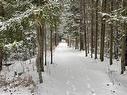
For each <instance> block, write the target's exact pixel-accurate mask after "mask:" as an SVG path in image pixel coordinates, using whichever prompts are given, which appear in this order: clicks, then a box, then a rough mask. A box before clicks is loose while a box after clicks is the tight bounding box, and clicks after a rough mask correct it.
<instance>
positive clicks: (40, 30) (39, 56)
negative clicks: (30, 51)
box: [36, 23, 44, 83]
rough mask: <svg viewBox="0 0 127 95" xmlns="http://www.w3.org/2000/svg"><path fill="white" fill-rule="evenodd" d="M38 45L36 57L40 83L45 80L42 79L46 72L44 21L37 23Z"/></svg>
mask: <svg viewBox="0 0 127 95" xmlns="http://www.w3.org/2000/svg"><path fill="white" fill-rule="evenodd" d="M37 47H38V54H37V59H36V66H37V72H38V75H39V81H40V83H42V82H43V80H42V73H41V72H44V65H43V63H44V23H42V24H39V23H37Z"/></svg>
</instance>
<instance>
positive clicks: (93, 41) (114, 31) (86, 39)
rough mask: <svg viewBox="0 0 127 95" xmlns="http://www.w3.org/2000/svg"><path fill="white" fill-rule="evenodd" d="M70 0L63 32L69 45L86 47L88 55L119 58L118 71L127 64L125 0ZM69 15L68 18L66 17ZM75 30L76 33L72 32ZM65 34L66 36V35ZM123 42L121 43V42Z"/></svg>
mask: <svg viewBox="0 0 127 95" xmlns="http://www.w3.org/2000/svg"><path fill="white" fill-rule="evenodd" d="M79 1H80V2H78V1H77V0H69V1H68V2H69V3H70V6H69V7H67V10H68V11H67V12H68V14H69V15H68V14H67V15H66V20H67V25H66V26H65V28H66V30H67V31H66V32H67V33H66V34H67V35H68V36H69V37H68V43H69V46H71V45H72V46H75V48H76V49H77V48H79V49H80V50H85V55H86V56H87V55H88V53H90V55H91V58H92V57H93V54H94V55H95V56H94V58H95V59H97V58H98V56H99V57H100V60H101V61H104V58H105V56H107V57H109V58H110V65H112V64H113V59H117V60H119V58H121V74H123V73H124V71H125V66H126V64H127V60H126V59H127V52H126V51H127V50H126V49H127V48H126V43H127V42H126V32H127V30H126V27H127V26H126V21H127V19H126V16H127V14H126V12H127V11H126V10H127V7H126V6H127V1H126V0H79ZM68 19H71V20H70V21H68ZM74 34H75V35H74ZM66 38H67V37H66ZM121 42H122V43H121Z"/></svg>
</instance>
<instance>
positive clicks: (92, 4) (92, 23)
mask: <svg viewBox="0 0 127 95" xmlns="http://www.w3.org/2000/svg"><path fill="white" fill-rule="evenodd" d="M93 6H94V1H93V0H92V2H91V10H92V11H91V58H92V57H93V32H94V26H93V25H94V9H93V8H94V7H93Z"/></svg>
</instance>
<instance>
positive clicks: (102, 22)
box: [100, 0, 107, 61]
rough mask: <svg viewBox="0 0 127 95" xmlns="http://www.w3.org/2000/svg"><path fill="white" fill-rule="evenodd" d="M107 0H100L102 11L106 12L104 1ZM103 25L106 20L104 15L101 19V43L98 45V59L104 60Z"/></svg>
mask: <svg viewBox="0 0 127 95" xmlns="http://www.w3.org/2000/svg"><path fill="white" fill-rule="evenodd" d="M106 1H107V0H103V1H102V12H104V13H106V3H107V2H106ZM105 26H106V21H105V20H104V17H102V19H101V45H100V60H101V61H104V47H105Z"/></svg>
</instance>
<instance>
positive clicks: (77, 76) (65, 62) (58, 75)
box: [0, 42, 127, 95]
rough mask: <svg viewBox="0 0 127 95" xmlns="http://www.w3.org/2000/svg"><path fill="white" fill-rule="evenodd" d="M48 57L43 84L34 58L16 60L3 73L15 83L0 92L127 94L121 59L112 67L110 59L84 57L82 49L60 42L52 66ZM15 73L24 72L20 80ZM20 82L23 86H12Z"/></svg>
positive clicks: (17, 94) (26, 94)
mask: <svg viewBox="0 0 127 95" xmlns="http://www.w3.org/2000/svg"><path fill="white" fill-rule="evenodd" d="M47 59H48V64H47V66H46V67H45V72H44V73H43V79H44V83H43V84H38V74H37V72H36V68H35V62H36V61H35V58H32V59H31V60H27V61H25V62H22V61H21V62H20V61H17V62H14V63H15V64H13V65H11V66H10V67H9V68H8V69H7V68H4V70H3V71H2V72H1V75H4V76H6V80H8V81H9V80H12V79H14V80H16V83H13V82H12V83H11V84H10V85H9V86H4V87H2V88H0V95H126V93H127V82H126V80H127V74H124V75H120V64H119V61H115V60H114V65H113V66H109V65H108V63H109V59H106V60H105V61H104V62H100V60H99V59H98V60H95V59H91V58H90V57H89V56H88V57H85V54H84V52H83V51H79V50H74V49H73V48H69V47H67V44H66V43H65V42H62V43H60V44H59V46H58V47H57V48H56V49H55V51H54V64H53V65H51V64H50V57H49V56H48V57H47ZM15 72H17V73H18V74H21V76H19V79H18V76H15ZM22 73H23V74H22ZM20 81H21V83H22V84H23V85H20V86H16V87H15V86H12V87H11V85H14V84H19V83H20ZM22 81H25V82H22ZM33 81H34V82H33ZM28 82H30V84H28ZM26 84H27V85H28V86H26ZM34 92H35V93H34Z"/></svg>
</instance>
